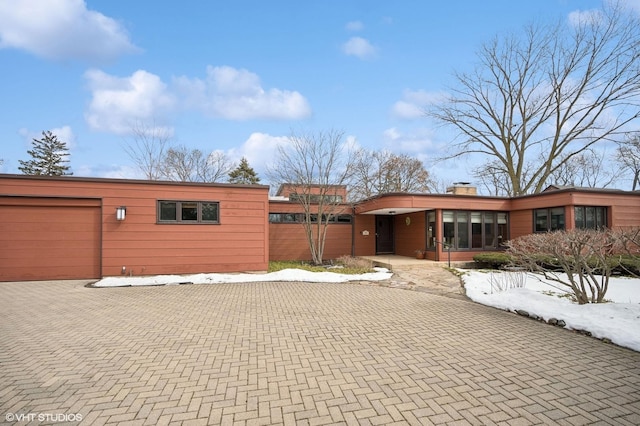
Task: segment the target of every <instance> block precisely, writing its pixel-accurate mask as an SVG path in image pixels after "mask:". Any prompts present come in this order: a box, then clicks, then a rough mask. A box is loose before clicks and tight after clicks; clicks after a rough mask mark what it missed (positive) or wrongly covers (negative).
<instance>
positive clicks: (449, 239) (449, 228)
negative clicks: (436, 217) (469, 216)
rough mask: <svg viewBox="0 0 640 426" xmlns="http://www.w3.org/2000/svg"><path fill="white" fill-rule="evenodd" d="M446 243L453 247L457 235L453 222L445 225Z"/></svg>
mask: <svg viewBox="0 0 640 426" xmlns="http://www.w3.org/2000/svg"><path fill="white" fill-rule="evenodd" d="M443 225H444V242H445V243H446V244H448V245H450V246H453V236H454V235H455V228H454V223H453V221H451V222H445V223H444V224H443Z"/></svg>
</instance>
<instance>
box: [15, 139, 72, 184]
mask: <svg viewBox="0 0 640 426" xmlns="http://www.w3.org/2000/svg"><path fill="white" fill-rule="evenodd" d="M42 136H43V137H42V139H36V138H34V139H33V141H32V142H31V144H32V145H33V149H30V150H28V151H27V153H28V154H29V155H30V156H31V160H27V161H22V160H19V162H20V167H18V169H19V170H20V171H21V172H22V173H24V174H25V175H43V176H65V175H72V174H73V173H71V172H70V171H69V169H70V167H69V166H68V165H67V164H66V163H68V162H69V160H68V157H69V149H68V148H67V144H66V143H65V142H63V141H60V140H58V137H57V136H56V135H54V134H53V133H51V132H50V131H44V132H42Z"/></svg>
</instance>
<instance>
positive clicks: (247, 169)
mask: <svg viewBox="0 0 640 426" xmlns="http://www.w3.org/2000/svg"><path fill="white" fill-rule="evenodd" d="M229 182H230V183H241V184H249V185H254V184H256V183H258V182H260V178H259V177H258V174H257V173H256V172H255V170H253V167H251V166H249V162H248V161H247V159H246V158H244V157H242V160H240V164H239V165H238V167H236V168H235V169H233V170H232V171H231V172H230V173H229Z"/></svg>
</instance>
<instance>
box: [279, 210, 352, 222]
mask: <svg viewBox="0 0 640 426" xmlns="http://www.w3.org/2000/svg"><path fill="white" fill-rule="evenodd" d="M304 216H305V214H304V213H282V212H269V223H278V224H286V223H304ZM310 216H311V223H318V215H317V214H311V215H310ZM326 216H327V214H325V215H323V223H324V221H325V220H326ZM352 222H353V215H351V214H333V213H332V214H331V217H329V224H330V225H351V223H352Z"/></svg>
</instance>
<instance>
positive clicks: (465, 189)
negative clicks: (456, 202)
mask: <svg viewBox="0 0 640 426" xmlns="http://www.w3.org/2000/svg"><path fill="white" fill-rule="evenodd" d="M447 194H453V195H478V190H477V189H476V187H475V186H472V185H471V183H470V182H454V183H453V186H450V187H448V188H447Z"/></svg>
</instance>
